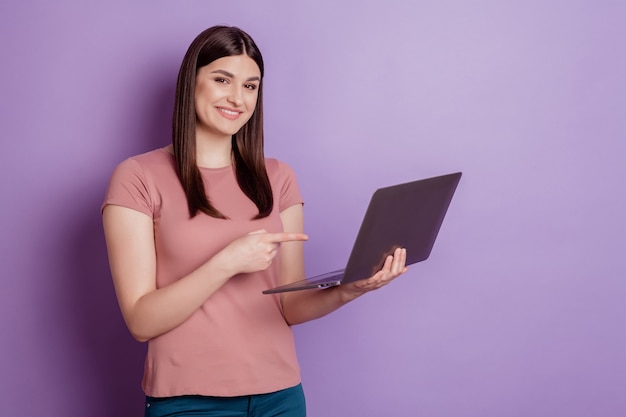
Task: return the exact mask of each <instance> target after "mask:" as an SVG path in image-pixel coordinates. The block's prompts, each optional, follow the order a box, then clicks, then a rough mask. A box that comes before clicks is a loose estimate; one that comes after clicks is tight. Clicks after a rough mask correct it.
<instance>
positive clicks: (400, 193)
mask: <svg viewBox="0 0 626 417" xmlns="http://www.w3.org/2000/svg"><path fill="white" fill-rule="evenodd" d="M461 174H462V173H461V172H456V173H452V174H447V175H441V176H438V177H432V178H426V179H421V180H417V181H412V182H407V183H403V184H397V185H392V186H390V187H384V188H379V189H378V190H376V191H375V192H374V194H373V195H372V198H371V200H370V203H369V206H368V208H367V211H366V212H365V216H364V218H363V222H362V223H361V227H360V229H359V233H358V235H357V238H356V240H355V242H354V246H353V247H352V251H351V253H350V257H349V258H348V263H347V264H346V266H345V268H344V269H340V270H337V271H333V272H328V273H325V274H322V275H317V276H314V277H310V278H307V279H304V280H301V281H296V282H293V283H290V284H286V285H281V286H279V287H276V288H272V289H268V290H265V291H263V294H274V293H281V292H286V291H299V290H306V289H313V288H329V287H334V286H337V285H341V284H347V283H350V282H353V281H357V280H360V279H364V278H369V277H371V276H372V275H374V274H375V273H376V272H378V271H379V270H380V269H381V268H382V266H383V263H384V261H385V258H386V257H387V255H391V254H393V252H394V250H395V249H396V248H406V257H407V259H406V264H407V265H411V264H414V263H417V262H421V261H424V260H426V259H428V257H429V256H430V252H431V251H432V248H433V245H434V244H435V239H436V238H437V235H438V233H439V229H440V228H441V224H442V223H443V219H444V217H445V215H446V212H447V211H448V206H449V205H450V201H451V200H452V197H453V195H454V192H455V191H456V188H457V185H458V184H459V181H460V179H461Z"/></svg>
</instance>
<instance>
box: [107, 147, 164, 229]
mask: <svg viewBox="0 0 626 417" xmlns="http://www.w3.org/2000/svg"><path fill="white" fill-rule="evenodd" d="M109 204H111V205H116V206H122V207H127V208H130V209H133V210H137V211H139V212H141V213H144V214H146V215H148V216H149V217H151V218H154V204H153V202H152V199H151V197H150V187H149V186H148V183H147V180H146V175H145V173H144V171H143V169H142V168H141V165H140V164H139V162H137V161H136V160H135V159H133V158H129V159H127V160H125V161H123V162H122V163H120V164H119V165H118V166H117V167H116V168H115V170H114V171H113V175H111V179H110V181H109V186H108V187H107V191H106V194H105V197H104V202H103V203H102V207H101V209H104V207H105V206H106V205H109Z"/></svg>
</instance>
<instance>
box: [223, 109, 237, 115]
mask: <svg viewBox="0 0 626 417" xmlns="http://www.w3.org/2000/svg"><path fill="white" fill-rule="evenodd" d="M219 110H220V111H221V112H222V113H226V114H230V115H233V116H234V115H236V114H239V112H236V111H230V110H226V109H219Z"/></svg>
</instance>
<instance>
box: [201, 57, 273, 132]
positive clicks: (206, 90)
mask: <svg viewBox="0 0 626 417" xmlns="http://www.w3.org/2000/svg"><path fill="white" fill-rule="evenodd" d="M260 84H261V71H260V69H259V66H258V65H257V64H256V62H254V60H253V59H252V58H250V57H249V56H247V55H235V56H227V57H224V58H220V59H217V60H215V61H213V62H211V63H210V64H208V65H205V66H204V67H202V68H200V69H199V70H198V74H197V76H196V91H195V106H196V117H197V120H196V135H197V137H198V138H202V137H205V138H214V139H215V138H222V137H225V138H226V137H227V138H229V139H230V137H231V136H232V135H234V134H235V133H237V132H238V131H239V129H241V127H242V126H243V125H244V124H246V122H247V121H248V120H249V119H250V117H251V116H252V113H254V109H255V107H256V102H257V98H258V95H259V85H260Z"/></svg>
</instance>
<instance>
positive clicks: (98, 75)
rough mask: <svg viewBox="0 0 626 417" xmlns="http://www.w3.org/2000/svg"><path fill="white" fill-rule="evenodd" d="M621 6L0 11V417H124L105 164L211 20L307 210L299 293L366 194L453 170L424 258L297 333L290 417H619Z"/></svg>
mask: <svg viewBox="0 0 626 417" xmlns="http://www.w3.org/2000/svg"><path fill="white" fill-rule="evenodd" d="M625 19H626V3H624V2H623V1H608V0H606V1H598V0H578V1H577V0H573V1H572V0H568V1H565V0H563V1H559V0H551V1H545V0H544V1H535V0H533V1H525V2H503V1H496V0H494V1H477V2H465V1H462V0H456V1H452V0H450V1H411V0H404V1H393V0H385V1H366V2H363V1H331V0H319V1H314V2H313V1H311V2H294V1H287V0H284V1H235V2H211V1H206V0H205V1H198V0H193V1H192V0H187V1H163V0H156V1H155V0H150V1H132V2H129V1H121V0H109V1H106V2H104V1H101V2H92V1H71V0H59V1H55V2H49V1H18V0H9V1H7V0H5V1H3V2H2V3H0V35H1V39H2V52H3V53H2V65H1V66H0V92H1V93H0V100H1V101H0V102H1V106H2V107H1V112H0V126H1V128H2V144H3V146H2V152H1V153H0V166H1V167H2V175H1V177H0V181H1V184H2V194H3V203H2V205H1V208H0V210H1V212H0V219H2V229H1V230H2V232H1V238H0V242H1V245H2V246H1V251H0V257H1V260H0V262H1V266H2V275H3V277H2V289H1V290H0V317H1V320H0V323H1V324H0V326H1V327H0V334H1V345H0V375H1V376H0V415H2V416H35V415H49V416H64V417H66V416H89V417H105V416H121V417H125V416H128V417H130V416H138V415H141V412H142V393H141V390H140V385H139V384H140V378H141V371H142V366H143V363H142V361H143V351H144V346H143V345H141V344H139V343H137V342H135V341H134V340H133V339H132V338H131V337H130V335H129V333H128V331H127V330H126V328H125V326H124V324H123V322H122V319H121V315H120V313H119V310H118V307H117V304H116V301H115V296H114V293H113V289H112V284H111V279H110V276H109V271H108V264H107V260H106V254H105V247H104V240H103V236H102V228H101V223H100V215H99V207H100V203H101V199H102V196H103V193H104V189H105V186H106V183H107V180H108V178H109V175H110V173H111V171H112V169H113V167H114V166H115V165H116V164H117V163H118V162H120V161H121V160H122V159H124V158H126V157H127V156H130V155H132V154H136V153H139V152H142V151H145V150H148V149H152V148H154V147H157V146H162V145H165V144H166V143H167V142H168V141H169V120H170V111H171V102H172V94H173V89H174V82H175V76H176V72H177V70H178V65H179V63H180V61H181V59H182V56H183V54H184V52H185V50H186V48H187V46H188V45H189V43H190V42H191V40H192V39H193V37H194V36H195V35H196V34H197V33H199V32H200V31H201V30H202V29H204V28H205V27H208V26H211V25H213V24H218V23H227V24H234V25H238V26H241V27H242V28H244V29H245V30H247V31H248V32H250V33H251V34H252V35H253V37H254V38H255V39H256V40H257V42H258V44H259V46H260V47H261V49H262V51H263V52H264V56H265V59H266V63H267V76H266V80H265V82H266V83H267V86H266V90H265V91H266V103H265V104H266V109H267V110H266V112H267V118H266V125H267V128H266V134H267V154H268V155H270V156H275V157H278V158H281V159H283V160H285V161H287V162H289V163H290V164H291V165H292V166H293V167H294V168H295V170H296V172H297V174H298V176H299V180H300V184H301V188H302V192H303V194H304V197H305V199H306V206H305V211H306V216H307V218H306V229H307V232H308V233H309V234H310V237H311V239H310V241H309V242H308V243H307V245H306V258H307V271H308V272H309V273H321V272H325V271H326V270H329V269H331V268H337V267H340V266H342V264H343V263H344V261H345V259H346V256H347V254H348V251H349V249H350V246H351V244H352V241H353V239H354V236H355V234H356V231H357V228H358V225H359V223H360V219H361V217H362V215H363V212H364V210H365V206H366V204H367V201H368V200H369V196H370V194H371V192H372V191H373V190H374V189H375V188H377V187H379V186H384V185H389V184H391V183H395V182H401V181H408V180H412V179H416V178H421V177H427V176H432V175H438V174H443V173H447V172H451V171H456V170H461V171H463V172H464V177H463V179H462V182H461V184H460V187H459V189H458V191H457V195H456V196H455V199H454V200H453V203H452V206H451V208H450V210H449V212H448V217H447V218H446V221H445V223H444V226H443V228H442V230H441V233H440V236H439V239H438V241H437V244H436V246H435V250H434V251H433V254H432V256H431V258H430V259H429V260H428V261H426V262H424V263H422V264H418V265H415V266H413V267H412V268H411V270H410V272H409V273H407V274H406V276H404V277H402V278H401V279H399V280H398V281H396V282H395V283H394V284H393V285H391V286H388V287H386V288H384V289H383V290H381V291H379V292H377V293H375V294H371V295H369V296H367V297H364V298H361V299H359V300H357V301H356V302H354V303H353V304H351V305H349V306H347V307H345V308H344V309H342V310H340V311H338V312H336V313H335V314H333V315H332V316H329V317H326V318H323V319H320V320H318V321H316V322H312V323H308V324H304V325H301V326H298V327H296V330H295V331H296V336H297V343H298V347H299V356H300V359H301V364H302V370H303V379H304V384H305V390H306V392H307V395H308V405H309V415H310V416H311V417H335V416H337V417H339V416H365V417H369V416H372V417H374V416H391V415H393V416H401V417H404V416H406V417H409V416H410V417H479V416H480V417H485V416H498V417H500V416H507V417H515V416H520V417H522V416H523V417H528V416H533V417H544V416H545V417H554V416H568V417H579V416H580V417H583V416H584V417H588V416H594V417H614V416H615V417H617V416H624V415H626V395H625V392H626V376H625V375H626V312H625V307H624V300H625V299H626V280H625V279H624V278H626V260H625V259H626V257H625V255H624V251H625V248H626V238H625V236H626V221H625V220H624V213H625V212H626V191H625V190H626V187H625V186H624V179H625V177H626V156H625V155H626V140H625V139H626V117H625V116H626V82H625V79H626V77H625V75H624V74H626V56H625V55H626V54H625V52H624V51H625V49H624V40H625V39H626V29H625V27H626V26H625V25H624V21H625Z"/></svg>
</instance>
